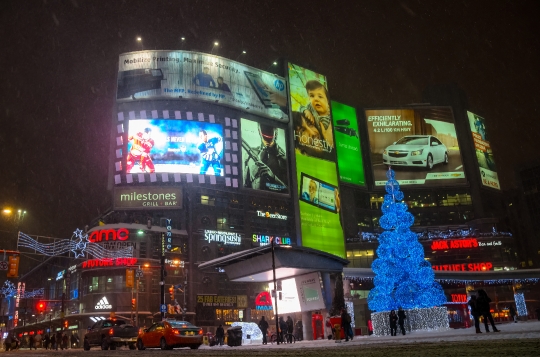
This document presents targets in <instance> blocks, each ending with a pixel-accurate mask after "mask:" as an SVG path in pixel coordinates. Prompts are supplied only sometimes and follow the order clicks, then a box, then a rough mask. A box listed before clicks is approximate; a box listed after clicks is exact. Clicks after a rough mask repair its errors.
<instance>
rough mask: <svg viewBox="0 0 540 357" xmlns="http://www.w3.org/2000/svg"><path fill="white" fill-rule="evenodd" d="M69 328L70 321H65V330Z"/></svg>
mask: <svg viewBox="0 0 540 357" xmlns="http://www.w3.org/2000/svg"><path fill="white" fill-rule="evenodd" d="M68 327H69V323H68V320H64V328H68Z"/></svg>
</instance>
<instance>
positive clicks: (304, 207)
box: [288, 63, 345, 258]
mask: <svg viewBox="0 0 540 357" xmlns="http://www.w3.org/2000/svg"><path fill="white" fill-rule="evenodd" d="M288 72H289V86H290V91H289V93H290V103H291V110H292V117H291V119H292V120H291V126H292V130H291V132H292V134H293V136H294V149H295V158H296V178H297V182H298V201H299V203H298V206H299V211H300V212H299V213H300V229H301V237H302V246H305V247H309V248H313V249H318V250H321V251H324V252H328V253H331V254H334V255H337V256H339V257H342V258H344V257H345V241H344V238H343V229H342V226H341V200H340V196H339V188H338V174H337V167H336V150H335V143H334V124H333V121H332V114H331V112H330V100H329V97H328V89H327V88H328V87H327V83H326V77H325V76H323V75H321V74H318V73H315V72H313V71H310V70H308V69H305V68H303V67H300V66H297V65H294V64H292V63H289V64H288Z"/></svg>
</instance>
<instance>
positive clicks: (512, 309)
mask: <svg viewBox="0 0 540 357" xmlns="http://www.w3.org/2000/svg"><path fill="white" fill-rule="evenodd" d="M508 310H510V316H512V320H514V322H515V323H517V313H516V309H514V307H513V306H512V305H510V307H509V308H508Z"/></svg>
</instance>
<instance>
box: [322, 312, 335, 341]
mask: <svg viewBox="0 0 540 357" xmlns="http://www.w3.org/2000/svg"><path fill="white" fill-rule="evenodd" d="M324 328H325V331H326V336H328V339H329V340H331V339H332V336H333V335H334V327H333V326H332V322H331V321H330V315H328V314H327V315H326V321H325V323H324Z"/></svg>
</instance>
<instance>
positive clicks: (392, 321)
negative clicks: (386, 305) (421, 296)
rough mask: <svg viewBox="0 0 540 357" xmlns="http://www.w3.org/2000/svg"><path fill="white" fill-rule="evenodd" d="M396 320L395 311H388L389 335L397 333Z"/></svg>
mask: <svg viewBox="0 0 540 357" xmlns="http://www.w3.org/2000/svg"><path fill="white" fill-rule="evenodd" d="M397 321H398V317H397V315H396V311H395V310H392V311H390V336H395V335H396V333H397Z"/></svg>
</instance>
